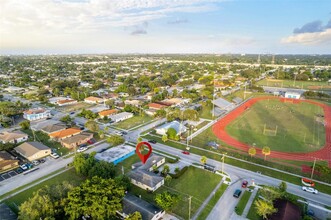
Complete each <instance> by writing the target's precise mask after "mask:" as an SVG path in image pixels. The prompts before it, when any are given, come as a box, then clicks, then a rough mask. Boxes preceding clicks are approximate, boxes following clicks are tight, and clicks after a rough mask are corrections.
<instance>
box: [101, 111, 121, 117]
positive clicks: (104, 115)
mask: <svg viewBox="0 0 331 220" xmlns="http://www.w3.org/2000/svg"><path fill="white" fill-rule="evenodd" d="M117 112H118V111H117V109H108V110H104V111H101V112H99V113H98V114H99V116H100V118H104V117H106V116H107V117H109V116H110V115H114V114H116V113H117Z"/></svg>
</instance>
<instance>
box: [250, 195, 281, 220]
mask: <svg viewBox="0 0 331 220" xmlns="http://www.w3.org/2000/svg"><path fill="white" fill-rule="evenodd" d="M254 205H255V208H256V213H257V214H258V215H259V216H262V217H263V219H267V216H268V215H271V214H273V213H275V212H277V209H276V208H275V207H274V206H273V204H272V203H270V202H267V201H264V200H262V199H258V200H256V201H255V202H254Z"/></svg>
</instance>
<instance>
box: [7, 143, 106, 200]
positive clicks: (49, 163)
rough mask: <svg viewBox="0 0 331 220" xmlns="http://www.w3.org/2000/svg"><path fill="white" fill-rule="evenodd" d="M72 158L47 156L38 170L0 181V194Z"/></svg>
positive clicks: (52, 170)
mask: <svg viewBox="0 0 331 220" xmlns="http://www.w3.org/2000/svg"><path fill="white" fill-rule="evenodd" d="M108 146H109V144H108V143H100V144H98V145H97V146H95V147H93V148H90V149H88V150H87V151H85V152H88V153H90V152H92V151H99V150H101V149H103V148H105V147H108ZM72 160H73V157H69V158H67V159H64V158H59V159H53V158H51V157H48V158H47V160H46V162H45V163H43V164H40V165H38V166H37V167H36V168H39V169H38V170H36V171H34V172H32V173H28V174H25V175H24V173H22V174H19V175H16V176H14V177H11V178H9V179H6V180H4V181H2V182H0V196H1V195H3V194H5V193H7V192H10V191H12V190H14V189H16V188H18V187H20V186H24V185H26V184H29V183H31V182H33V181H35V180H38V179H39V178H42V177H44V176H46V175H48V174H50V173H52V172H54V171H57V170H59V169H61V168H63V167H65V166H66V165H67V164H69V163H71V162H72Z"/></svg>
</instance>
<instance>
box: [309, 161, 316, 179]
mask: <svg viewBox="0 0 331 220" xmlns="http://www.w3.org/2000/svg"><path fill="white" fill-rule="evenodd" d="M315 164H316V157H315V158H314V165H313V169H312V170H311V176H310V179H311V180H312V179H313V175H314V170H315Z"/></svg>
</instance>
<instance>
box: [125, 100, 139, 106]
mask: <svg viewBox="0 0 331 220" xmlns="http://www.w3.org/2000/svg"><path fill="white" fill-rule="evenodd" d="M124 104H125V105H133V106H136V107H139V106H141V101H140V100H135V99H134V100H125V101H124Z"/></svg>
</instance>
